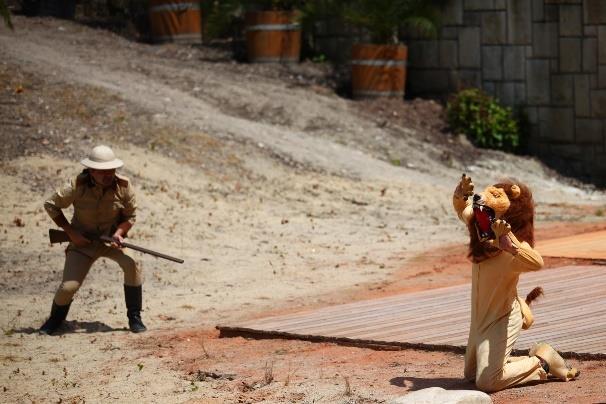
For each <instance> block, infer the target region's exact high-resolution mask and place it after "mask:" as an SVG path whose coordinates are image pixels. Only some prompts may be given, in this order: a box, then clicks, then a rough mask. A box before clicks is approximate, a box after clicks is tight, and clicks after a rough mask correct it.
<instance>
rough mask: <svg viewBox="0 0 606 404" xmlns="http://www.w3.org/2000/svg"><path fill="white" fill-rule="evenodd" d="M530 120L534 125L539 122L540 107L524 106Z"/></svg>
mask: <svg viewBox="0 0 606 404" xmlns="http://www.w3.org/2000/svg"><path fill="white" fill-rule="evenodd" d="M524 112H526V116H527V117H528V121H529V122H530V123H531V124H532V125H533V126H534V125H536V124H538V123H539V109H538V108H534V107H526V108H524Z"/></svg>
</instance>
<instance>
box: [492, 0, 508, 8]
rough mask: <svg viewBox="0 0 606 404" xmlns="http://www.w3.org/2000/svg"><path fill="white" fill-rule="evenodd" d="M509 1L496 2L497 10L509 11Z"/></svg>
mask: <svg viewBox="0 0 606 404" xmlns="http://www.w3.org/2000/svg"><path fill="white" fill-rule="evenodd" d="M507 1H508V0H494V8H495V10H507Z"/></svg>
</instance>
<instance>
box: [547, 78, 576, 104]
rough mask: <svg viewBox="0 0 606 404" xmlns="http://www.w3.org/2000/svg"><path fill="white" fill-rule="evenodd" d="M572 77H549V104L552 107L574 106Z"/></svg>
mask: <svg viewBox="0 0 606 404" xmlns="http://www.w3.org/2000/svg"><path fill="white" fill-rule="evenodd" d="M574 88H575V86H574V76H573V75H571V74H566V75H561V74H554V75H553V76H551V102H552V103H553V104H554V105H561V106H572V105H573V104H574Z"/></svg>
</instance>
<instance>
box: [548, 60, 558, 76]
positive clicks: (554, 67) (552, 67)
mask: <svg viewBox="0 0 606 404" xmlns="http://www.w3.org/2000/svg"><path fill="white" fill-rule="evenodd" d="M549 66H550V69H549V70H550V71H551V73H552V74H557V73H559V72H560V61H559V60H558V59H551V60H550V63H549Z"/></svg>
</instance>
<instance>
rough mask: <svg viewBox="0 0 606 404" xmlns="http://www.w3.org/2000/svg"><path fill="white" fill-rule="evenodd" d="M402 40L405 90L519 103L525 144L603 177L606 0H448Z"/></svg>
mask: <svg viewBox="0 0 606 404" xmlns="http://www.w3.org/2000/svg"><path fill="white" fill-rule="evenodd" d="M407 43H408V46H409V60H408V63H409V67H408V77H409V79H408V84H407V86H408V87H407V93H408V94H411V95H434V96H443V95H445V94H448V93H451V92H454V91H456V90H457V89H460V88H463V87H469V86H474V87H480V88H483V89H484V90H486V91H487V92H488V93H490V94H492V95H494V96H496V97H497V98H498V99H499V100H500V101H501V102H502V103H504V104H506V105H509V106H511V107H514V108H515V109H517V108H521V109H522V110H523V111H525V112H526V114H527V116H528V118H529V121H530V123H531V128H532V130H531V138H530V144H529V146H530V150H531V151H532V152H533V153H534V154H537V155H539V156H540V157H541V158H543V159H544V160H546V161H547V162H550V163H552V164H554V165H556V166H558V167H560V168H564V169H565V170H566V173H568V174H573V175H576V176H580V177H583V178H586V179H589V180H591V181H592V182H594V183H597V184H599V185H602V186H604V185H606V0H450V1H449V3H448V5H447V6H445V9H444V12H443V19H442V27H441V30H440V35H439V38H438V39H437V40H410V41H407Z"/></svg>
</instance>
